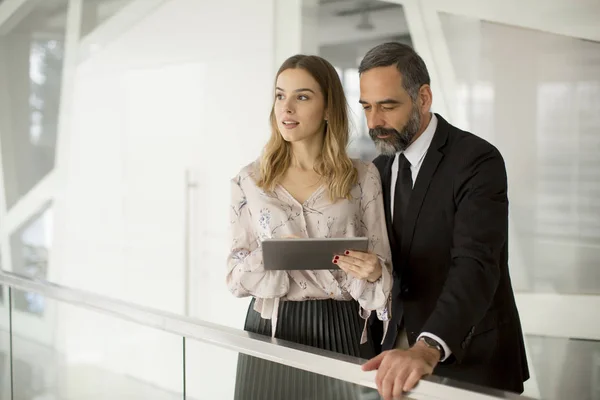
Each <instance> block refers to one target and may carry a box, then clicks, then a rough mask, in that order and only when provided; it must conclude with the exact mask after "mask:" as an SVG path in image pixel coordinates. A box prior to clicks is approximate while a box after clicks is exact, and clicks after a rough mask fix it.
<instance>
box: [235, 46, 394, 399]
mask: <svg viewBox="0 0 600 400" xmlns="http://www.w3.org/2000/svg"><path fill="white" fill-rule="evenodd" d="M270 121H271V131H272V133H271V138H270V139H269V141H268V143H267V145H266V146H265V149H264V152H263V155H262V157H261V158H260V159H259V160H258V161H255V162H253V163H252V164H250V165H248V166H246V167H244V168H242V170H241V171H240V172H239V174H238V175H237V176H236V177H235V178H234V179H233V180H232V202H231V232H232V243H231V252H230V254H229V257H228V272H227V285H228V288H229V290H230V291H231V292H232V293H233V294H234V295H235V296H238V297H245V296H252V297H253V299H252V301H251V304H250V308H249V310H248V314H247V317H246V323H245V328H244V329H245V330H246V331H249V332H254V333H258V334H263V335H269V336H272V337H276V338H279V339H284V340H288V341H292V342H296V343H300V344H304V345H308V346H313V347H318V348H321V349H325V350H330V351H334V352H338V353H341V354H346V355H349V356H355V357H362V358H370V357H371V356H372V355H373V353H372V346H371V345H370V343H367V342H369V338H368V337H367V325H366V324H367V320H368V318H369V316H370V315H371V313H372V312H376V313H377V316H378V318H379V319H380V320H382V321H384V325H386V321H387V320H388V318H389V315H388V300H389V296H390V292H391V288H392V276H391V253H390V247H389V242H388V237H387V230H386V223H385V213H384V208H383V197H382V189H381V180H380V177H379V173H378V171H377V168H376V167H375V166H374V165H373V164H370V163H365V162H362V161H358V160H352V159H350V158H349V157H348V155H347V153H346V147H347V145H348V139H349V122H348V108H347V103H346V97H345V95H344V91H343V87H342V84H341V82H340V79H339V76H338V74H337V72H336V70H335V68H334V67H333V66H332V65H331V64H330V63H329V62H327V61H326V60H324V59H323V58H321V57H317V56H305V55H296V56H293V57H290V58H289V59H287V60H286V61H285V62H284V63H283V65H282V66H281V68H280V69H279V71H278V73H277V77H276V83H275V92H274V103H273V108H272V110H271V116H270ZM284 237H301V238H336V237H367V238H368V239H369V249H368V252H356V251H346V252H345V254H340V255H338V256H335V257H334V258H333V259H332V260H331V262H332V269H331V270H301V271H266V270H265V269H264V266H263V260H262V250H261V241H262V240H263V239H267V238H284ZM337 267H339V268H337ZM361 345H362V346H361ZM267 364H268V367H267ZM267 375H268V379H266V380H265V379H261V376H263V377H264V376H267ZM237 379H238V380H237V385H236V398H261V399H267V398H270V396H271V395H269V393H270V392H271V390H270V389H272V385H273V384H277V385H282V388H285V387H286V386H289V385H286V383H285V382H289V381H290V380H294V381H296V382H297V384H295V385H293V387H294V388H295V390H294V391H295V393H293V394H291V395H292V397H298V398H305V396H306V395H309V394H310V395H311V396H310V397H311V398H314V395H315V387H316V386H319V387H322V385H323V382H321V381H322V380H327V379H328V378H325V377H324V376H321V375H317V374H310V373H308V372H303V371H293V372H292V370H291V369H290V368H287V367H285V366H281V365H275V364H272V363H270V362H268V361H265V360H260V359H257V358H254V357H249V356H244V355H240V358H239V361H238V378H237ZM298 381H299V382H298ZM330 381H333V380H330ZM337 382H339V381H337ZM325 386H331V384H330V383H325ZM338 389H339V390H336V391H334V392H329V391H327V394H325V393H321V394H319V395H318V396H323V398H328V399H330V398H338V397H339V398H352V397H353V394H352V393H348V392H346V391H347V390H346V389H342V388H338ZM350 390H351V391H354V392H355V389H350ZM345 392H346V393H345ZM354 394H355V393H354ZM256 396H258V397H256Z"/></svg>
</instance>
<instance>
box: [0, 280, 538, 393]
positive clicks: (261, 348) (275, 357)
mask: <svg viewBox="0 0 600 400" xmlns="http://www.w3.org/2000/svg"><path fill="white" fill-rule="evenodd" d="M0 285H6V286H9V287H11V288H14V289H18V290H24V291H28V292H35V293H38V294H41V295H43V296H46V297H49V298H52V299H55V300H58V301H61V302H65V303H69V304H73V305H75V306H78V307H83V308H88V309H93V310H97V311H100V312H103V313H105V314H110V315H113V316H116V317H118V318H120V319H123V320H127V321H132V322H135V323H137V324H140V325H144V326H148V327H151V328H155V329H159V330H162V331H165V332H169V333H172V334H176V335H178V336H182V337H185V338H189V339H193V340H198V341H200V342H204V343H209V344H212V345H215V346H217V347H221V348H225V349H229V350H233V351H236V352H238V353H243V354H248V355H251V356H254V357H258V358H262V359H265V360H269V361H273V362H276V363H279V364H283V365H287V366H290V367H293V368H298V369H302V370H305V371H309V372H313V373H317V374H321V375H325V376H328V377H331V378H335V379H340V380H343V381H346V382H351V383H355V384H358V385H361V386H365V387H370V388H376V385H375V372H364V371H362V370H361V369H360V366H359V365H360V364H361V363H362V361H363V360H361V359H359V358H355V357H349V356H344V355H340V354H338V353H334V352H330V351H326V350H321V349H315V348H313V347H310V346H304V345H299V344H296V343H292V342H287V341H283V340H280V339H273V338H270V337H266V336H263V335H258V334H254V333H250V332H245V331H241V330H238V329H233V328H229V327H225V326H222V325H218V324H214V323H211V322H207V321H203V320H198V319H194V318H190V317H186V316H182V315H177V314H174V313H169V312H165V311H160V310H156V309H152V308H149V307H144V306H141V305H137V304H131V303H127V302H124V301H122V300H117V299H111V298H109V297H105V296H101V295H98V294H94V293H89V292H85V291H82V290H79V289H73V288H69V287H65V286H61V285H58V284H54V283H51V282H47V281H43V280H38V279H32V278H29V277H24V276H21V275H17V274H14V273H12V272H6V271H1V272H0ZM410 397H411V398H413V399H439V400H442V399H461V400H470V399H471V400H482V399H498V398H502V399H515V400H516V399H528V398H527V397H524V396H519V395H515V394H512V393H508V392H502V391H497V390H493V389H487V388H481V387H478V386H474V385H469V384H465V383H462V382H458V381H453V380H451V379H446V378H440V377H436V376H430V377H427V378H425V379H423V380H421V382H420V383H419V384H418V386H417V387H416V388H415V390H413V391H412V392H411V393H410Z"/></svg>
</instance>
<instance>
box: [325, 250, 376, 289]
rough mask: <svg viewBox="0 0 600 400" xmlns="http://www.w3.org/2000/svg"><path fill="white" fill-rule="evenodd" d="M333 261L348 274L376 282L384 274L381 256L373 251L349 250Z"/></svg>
mask: <svg viewBox="0 0 600 400" xmlns="http://www.w3.org/2000/svg"><path fill="white" fill-rule="evenodd" d="M332 262H333V263H334V264H335V265H337V266H338V267H340V268H341V269H342V271H344V272H346V273H347V274H350V275H352V276H354V277H355V278H357V279H366V280H367V281H369V282H375V281H376V280H378V279H379V278H380V277H381V274H382V272H381V263H380V262H379V257H377V255H376V254H372V253H364V252H362V251H350V250H348V251H346V254H345V255H343V256H335V257H334V258H333V260H332Z"/></svg>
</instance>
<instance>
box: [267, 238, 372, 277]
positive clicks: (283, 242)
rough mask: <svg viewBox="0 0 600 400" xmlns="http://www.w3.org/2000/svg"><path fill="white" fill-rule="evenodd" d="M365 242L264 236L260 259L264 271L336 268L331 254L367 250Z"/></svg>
mask: <svg viewBox="0 0 600 400" xmlns="http://www.w3.org/2000/svg"><path fill="white" fill-rule="evenodd" d="M368 245H369V240H368V239H367V238H366V237H356V238H308V239H305V238H302V239H295V238H293V239H265V240H263V242H262V251H263V261H264V266H265V269H266V270H268V271H276V270H286V271H291V270H317V269H339V267H338V266H337V265H335V264H334V263H333V257H334V256H335V255H343V254H344V252H345V251H346V250H354V251H367V249H368Z"/></svg>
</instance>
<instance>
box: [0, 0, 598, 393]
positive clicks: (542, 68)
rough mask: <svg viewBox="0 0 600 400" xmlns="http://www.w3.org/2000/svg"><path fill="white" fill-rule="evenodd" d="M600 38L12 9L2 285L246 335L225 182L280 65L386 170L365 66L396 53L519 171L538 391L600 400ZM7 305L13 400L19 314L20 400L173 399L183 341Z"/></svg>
mask: <svg viewBox="0 0 600 400" xmlns="http://www.w3.org/2000/svg"><path fill="white" fill-rule="evenodd" d="M598 21H600V1H598V0H521V1H518V0H421V1H418V0H398V1H385V2H384V1H377V0H362V1H360V0H261V1H246V0H230V1H227V2H218V1H205V0H0V189H1V192H0V255H1V258H0V262H1V266H2V269H4V270H6V271H12V272H15V273H19V274H23V275H26V276H30V277H34V278H36V279H42V280H48V281H50V282H53V283H57V284H61V285H66V286H69V287H73V288H77V289H82V290H85V291H89V292H93V293H97V294H102V295H105V296H109V297H112V298H115V299H119V300H123V301H126V302H131V303H135V304H139V305H144V306H148V307H153V308H157V309H161V310H164V311H169V312H174V313H178V314H182V315H186V316H190V317H194V318H198V319H202V320H206V321H210V322H214V323H218V324H223V325H227V326H230V327H234V328H240V329H241V328H242V327H243V321H244V318H245V313H246V310H247V306H248V303H249V299H235V298H233V296H231V295H230V293H229V292H228V291H227V289H226V287H225V284H224V275H225V257H226V255H227V251H228V243H227V228H228V212H229V204H228V203H229V196H230V195H229V179H230V178H231V177H233V176H234V175H235V174H236V172H237V171H238V170H239V169H240V168H241V167H242V166H244V165H246V164H247V163H249V162H251V161H252V160H254V159H256V158H257V157H258V156H259V154H260V151H261V149H262V147H263V145H264V144H265V142H266V140H267V138H268V136H269V134H270V132H269V125H268V115H269V111H270V107H271V102H272V93H273V83H274V74H275V72H276V71H277V68H278V67H279V65H280V63H281V62H282V61H283V60H284V59H286V58H287V57H289V56H291V55H293V54H296V53H300V52H302V53H307V54H318V55H321V56H323V57H325V58H326V59H328V60H329V61H330V62H331V63H332V64H333V65H334V66H335V67H336V69H337V71H338V73H339V75H340V77H341V79H342V82H343V84H344V88H345V90H346V94H347V96H348V101H349V106H350V108H351V110H352V122H353V128H352V129H353V131H352V141H351V144H350V149H349V150H350V153H351V155H352V156H354V157H359V158H362V159H365V160H372V159H373V158H374V157H375V156H376V152H375V148H374V146H373V145H372V143H371V141H370V139H369V137H368V135H367V128H366V122H365V118H364V115H363V113H362V109H361V106H360V105H359V103H358V99H359V77H358V73H357V67H358V64H359V62H360V60H361V58H362V56H363V55H364V54H365V53H366V51H367V50H368V49H370V48H371V47H373V46H375V45H377V44H379V43H382V42H385V41H400V42H403V43H407V44H410V45H412V46H413V47H414V48H415V49H416V50H417V51H418V52H419V53H420V54H421V56H422V57H423V59H424V60H425V62H426V64H427V66H428V68H429V72H430V75H431V78H432V89H433V96H434V104H433V109H434V111H435V112H438V113H440V114H442V115H443V116H444V117H445V118H446V119H447V120H449V121H450V122H451V123H453V124H454V125H457V126H458V127H460V128H462V129H465V130H469V131H471V132H473V133H474V134H476V135H479V136H481V137H483V138H485V139H487V140H488V141H490V142H491V143H493V144H494V145H496V146H497V147H498V148H499V149H500V151H501V152H502V154H503V155H504V157H505V160H506V164H507V169H508V176H509V198H510V202H511V206H510V207H511V208H510V268H511V276H512V279H513V284H514V288H515V291H516V296H517V302H518V307H519V311H520V314H521V319H522V323H523V327H524V331H525V340H526V345H527V351H528V356H529V357H530V360H529V362H530V367H531V371H532V378H531V379H530V380H529V381H528V382H527V384H526V394H529V395H531V396H533V397H540V398H544V399H565V398H574V399H581V400H585V399H600V311H599V310H600V23H599V22H598ZM7 297H8V296H7V288H4V289H2V288H0V398H2V399H4V398H6V399H8V398H9V397H6V396H7V395H6V393H4V394H3V391H2V389H1V388H2V387H3V386H4V387H6V385H3V384H2V382H6V379H8V375H9V373H8V371H9V369H10V368H9V360H8V355H7V354H8V353H7V352H8V350H7V349H8V335H7V324H8V322H7V321H8V315H9V311H10V312H11V313H12V320H13V331H14V333H15V335H16V338H15V342H14V344H13V345H14V354H13V356H14V358H15V360H17V362H18V364H17V365H18V369H17V372H18V374H17V375H16V376H17V381H16V383H17V385H16V388H15V389H16V391H17V393H18V396H17V398H19V399H23V400H25V399H27V400H29V399H55V398H56V399H62V398H68V399H71V398H73V399H75V398H76V399H88V398H89V399H100V398H107V397H102V396H101V395H98V393H97V392H96V393H95V394H93V393H92V394H90V393H91V392H89V393H88V392H86V391H85V386H86V385H88V388H89V385H91V384H90V383H89V382H91V381H86V379H88V380H89V379H92V377H93V379H92V381H93V382H96V383H97V382H102V383H103V385H113V387H121V388H127V389H123V390H124V392H123V393H128V392H127V390H129V391H130V392H131V393H133V392H135V393H146V394H145V395H144V397H141V398H157V399H158V398H160V399H162V398H165V399H167V398H169V399H170V398H178V397H177V396H179V395H178V390H180V388H179V387H178V385H179V380H180V378H181V371H180V364H181V354H178V355H175V353H176V352H173V349H175V348H177V347H178V346H180V341H179V338H176V337H171V336H170V335H168V334H166V333H155V332H147V331H144V330H143V329H141V328H139V327H135V326H129V325H127V324H123V323H122V322H117V321H115V320H111V319H110V318H107V317H105V316H101V315H100V314H96V313H94V312H91V311H85V312H84V311H82V310H79V309H76V308H74V307H69V306H65V305H61V304H57V303H56V302H54V301H51V300H49V299H46V298H44V297H43V296H40V295H36V294H32V293H26V292H22V291H13V293H12V308H11V309H10V310H9V306H8V302H7ZM197 346H198V349H196V350H197V357H198V359H197V361H198V362H197V363H196V364H194V365H192V366H190V367H188V368H196V369H197V371H198V373H201V371H204V370H203V368H205V367H203V366H202V363H201V362H200V355H201V354H202V351H203V350H202V349H201V348H200V347H201V346H200V345H199V344H198V345H197ZM150 348H152V349H153V351H152V354H149V352H148V349H150ZM230 356H231V357H230V359H231V362H230V363H229V364H228V366H227V368H229V370H227V369H226V373H230V374H232V375H233V374H234V373H235V357H234V356H235V354H231V355H230ZM224 357H225V356H224ZM227 371H228V372H227ZM188 373H189V372H188ZM203 373H207V372H206V371H204V372H203ZM85 382H88V383H87V384H86V383H85ZM197 391H198V393H205V391H206V387H204V388H203V387H200V386H199V387H198V388H197ZM203 391H204V392H203ZM221 395H223V396H224V397H226V395H225V394H222V393H221ZM3 396H4V397H3ZM19 396H20V397H19ZM52 396H54V397H52ZM94 396H96V397H94ZM219 396H220V395H219ZM179 397H180V396H179ZM124 398H128V397H127V396H125V397H124ZM198 398H202V395H199V396H198ZM216 398H222V397H216Z"/></svg>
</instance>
